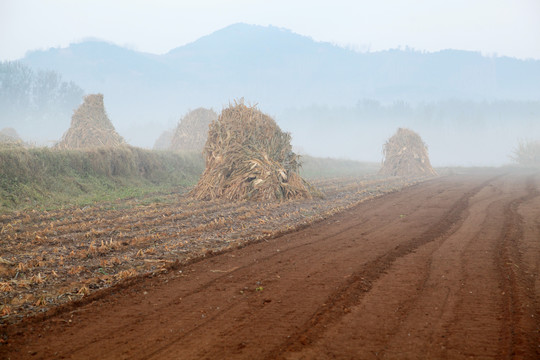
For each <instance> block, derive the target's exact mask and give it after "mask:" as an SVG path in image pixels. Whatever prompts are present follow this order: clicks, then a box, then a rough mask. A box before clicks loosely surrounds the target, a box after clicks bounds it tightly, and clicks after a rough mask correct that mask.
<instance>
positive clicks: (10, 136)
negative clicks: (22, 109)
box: [0, 128, 27, 147]
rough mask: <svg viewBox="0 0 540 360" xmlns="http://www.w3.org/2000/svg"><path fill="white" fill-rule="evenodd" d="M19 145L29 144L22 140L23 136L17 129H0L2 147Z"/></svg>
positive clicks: (0, 145) (0, 144)
mask: <svg viewBox="0 0 540 360" xmlns="http://www.w3.org/2000/svg"><path fill="white" fill-rule="evenodd" d="M17 146H27V144H26V143H25V142H24V141H22V139H21V137H20V136H19V134H18V133H17V131H16V130H15V129H13V128H3V129H2V130H0V147H17Z"/></svg>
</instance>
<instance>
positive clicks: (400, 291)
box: [0, 172, 540, 359]
mask: <svg viewBox="0 0 540 360" xmlns="http://www.w3.org/2000/svg"><path fill="white" fill-rule="evenodd" d="M539 186H540V174H538V173H519V174H512V173H503V172H498V173H495V172H490V173H476V174H466V175H453V176H448V177H443V178H439V179H435V180H431V181H428V182H424V183H422V184H418V185H415V186H412V187H409V188H407V189H405V190H402V191H400V192H396V193H392V194H388V195H385V196H383V197H381V198H377V199H374V200H370V201H367V202H364V203H362V204H360V205H359V206H357V207H355V208H353V209H352V210H349V211H347V212H345V213H341V214H338V215H335V216H333V217H331V218H329V219H327V220H325V221H322V222H319V223H317V224H315V225H312V226H310V227H308V228H305V229H303V230H301V231H298V232H294V233H291V234H288V235H285V236H282V237H279V238H276V239H273V240H269V241H265V242H261V243H258V244H254V245H251V246H247V247H245V248H243V249H239V250H234V251H229V252H226V253H224V254H221V255H218V256H214V257H211V258H208V259H205V260H203V261H200V262H197V263H194V264H192V265H189V266H186V267H182V268H178V269H175V270H174V271H171V272H170V273H168V274H164V275H161V276H159V277H155V278H148V279H144V280H142V281H140V282H138V283H136V284H134V285H132V286H128V287H125V288H118V289H116V290H113V291H111V293H109V294H108V295H107V296H104V297H102V298H100V299H98V300H96V301H94V302H91V303H89V304H86V305H83V306H79V307H75V308H73V309H70V310H68V311H66V312H64V313H61V314H58V315H56V316H53V317H51V318H49V319H46V320H43V321H35V322H31V321H27V322H23V323H20V324H14V325H9V326H6V327H5V328H4V329H1V330H0V331H3V332H4V338H5V339H7V344H4V345H0V355H1V356H0V357H3V358H6V359H10V358H11V359H24V358H31V359H50V358H73V359H122V358H123V359H230V358H239V359H240V358H241V359H276V358H277V359H330V358H331V359H334V358H338V359H379V358H389V359H427V358H448V359H461V358H470V357H473V358H481V359H492V358H493V359H507V358H519V359H538V358H540V276H539V272H540V191H539Z"/></svg>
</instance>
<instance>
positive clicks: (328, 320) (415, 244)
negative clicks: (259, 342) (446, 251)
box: [265, 174, 503, 359]
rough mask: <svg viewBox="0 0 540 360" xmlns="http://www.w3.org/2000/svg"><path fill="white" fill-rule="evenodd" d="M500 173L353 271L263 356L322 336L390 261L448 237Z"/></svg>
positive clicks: (273, 355)
mask: <svg viewBox="0 0 540 360" xmlns="http://www.w3.org/2000/svg"><path fill="white" fill-rule="evenodd" d="M501 176H503V174H501V175H497V176H494V177H492V178H490V179H488V180H486V181H484V182H483V183H481V184H480V185H478V186H476V187H475V188H473V189H471V190H470V191H468V192H466V193H465V194H464V195H463V196H462V197H461V198H459V200H457V201H456V202H455V203H454V204H453V205H452V207H451V208H450V209H449V210H448V211H447V212H446V213H445V214H444V215H443V216H442V217H441V219H439V221H438V222H437V223H435V224H434V225H433V226H432V227H430V228H429V229H428V230H427V231H425V232H424V233H423V234H421V235H420V236H419V237H417V238H413V239H412V240H409V241H408V242H406V243H403V244H400V245H397V246H396V247H395V248H394V249H393V250H391V251H389V252H387V253H385V254H384V255H381V256H379V257H378V258H376V259H374V260H372V261H370V262H368V263H366V264H365V265H364V266H362V268H361V269H360V270H359V271H357V272H355V273H354V274H353V275H352V276H351V278H350V280H349V281H347V282H346V283H344V284H342V285H341V286H340V287H339V289H338V290H337V291H335V292H334V293H333V294H331V296H330V297H329V298H328V299H327V300H326V301H325V304H326V306H324V307H321V308H319V309H317V312H316V313H314V314H313V316H312V317H311V318H310V319H309V321H308V322H307V323H305V324H304V325H303V327H302V328H301V329H300V330H299V331H298V332H297V333H295V334H294V335H293V336H291V339H290V340H288V341H287V342H286V343H284V344H281V345H280V346H279V347H278V348H277V349H274V350H273V351H271V352H270V353H268V355H267V356H266V357H265V358H266V359H274V358H278V357H282V356H283V354H284V353H286V352H295V351H299V350H300V349H302V348H303V347H304V346H306V345H309V344H311V343H314V342H315V341H317V339H319V338H320V337H322V336H323V334H324V332H325V329H326V328H327V327H328V326H329V325H330V324H332V323H336V322H338V321H339V320H340V319H341V318H342V317H343V316H344V315H345V314H347V313H348V312H349V311H350V310H349V309H350V308H351V307H353V306H355V305H357V304H358V303H359V302H360V301H361V300H362V297H363V296H364V295H365V294H366V293H367V292H369V291H370V290H371V288H372V286H373V283H374V282H375V281H377V279H379V278H380V277H381V276H382V275H383V274H384V273H385V271H387V270H388V269H389V268H390V267H391V266H392V265H393V263H394V262H395V261H396V260H397V259H399V258H401V257H403V256H406V255H408V254H410V253H412V252H413V251H415V250H416V249H418V248H419V247H421V246H423V245H426V244H428V243H430V242H432V241H435V240H437V239H439V238H441V237H443V236H448V235H449V234H450V233H451V231H452V228H454V227H455V225H456V224H457V223H458V222H459V221H460V220H461V219H462V217H463V213H464V212H465V211H466V210H467V208H468V206H469V199H470V198H472V197H473V196H474V195H476V194H477V193H478V192H480V191H481V190H482V189H483V188H484V187H486V186H487V185H488V184H490V183H491V182H493V181H494V180H496V179H498V178H500V177H501Z"/></svg>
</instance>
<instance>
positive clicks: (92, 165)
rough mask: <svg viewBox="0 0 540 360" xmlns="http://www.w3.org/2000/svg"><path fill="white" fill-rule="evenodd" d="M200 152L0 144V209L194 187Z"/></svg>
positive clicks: (77, 202) (81, 202)
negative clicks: (71, 148) (54, 148)
mask: <svg viewBox="0 0 540 360" xmlns="http://www.w3.org/2000/svg"><path fill="white" fill-rule="evenodd" d="M203 169H204V161H203V159H202V156H200V155H198V154H179V153H171V152H156V151H150V150H144V149H139V148H134V147H122V148H117V149H108V148H102V149H95V150H84V151H83V150H53V149H49V148H34V149H25V148H23V147H3V148H0V212H5V211H12V210H20V209H28V208H32V207H35V208H39V209H43V208H55V207H60V206H64V205H69V206H81V205H86V204H91V203H95V202H103V201H114V200H118V199H125V198H132V197H139V196H143V195H147V194H151V193H159V192H169V193H170V192H172V191H176V190H181V189H182V188H186V187H189V186H192V185H194V184H195V183H196V182H197V180H198V179H199V176H200V174H201V173H202V171H203Z"/></svg>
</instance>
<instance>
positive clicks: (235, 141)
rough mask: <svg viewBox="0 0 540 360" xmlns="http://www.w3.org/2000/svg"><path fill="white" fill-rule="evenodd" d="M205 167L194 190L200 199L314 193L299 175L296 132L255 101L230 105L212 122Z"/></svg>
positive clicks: (257, 197)
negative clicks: (286, 129) (293, 134)
mask: <svg viewBox="0 0 540 360" xmlns="http://www.w3.org/2000/svg"><path fill="white" fill-rule="evenodd" d="M204 156H205V160H206V169H205V171H204V173H203V175H202V177H201V179H200V180H199V183H198V184H197V186H196V187H195V188H194V189H193V191H192V195H193V196H195V197H196V198H198V199H207V200H208V199H216V198H225V199H229V200H244V199H249V200H275V199H278V200H283V199H295V198H310V197H311V186H310V185H309V184H308V183H307V182H305V181H304V180H303V179H302V178H301V177H300V175H298V168H299V163H298V157H297V155H296V154H295V153H293V152H292V148H291V135H290V134H289V133H286V132H283V131H281V129H280V128H279V127H278V126H277V124H276V122H275V121H274V120H273V119H272V118H270V117H269V116H267V115H265V114H263V113H262V112H260V111H259V110H258V109H257V108H256V107H255V106H253V107H248V106H246V105H244V104H243V103H242V102H241V103H237V102H235V105H234V106H233V105H229V107H228V108H226V109H224V110H223V111H222V113H221V115H220V116H219V118H218V120H217V121H214V122H212V123H211V124H210V129H209V132H208V140H207V141H206V145H205V148H204Z"/></svg>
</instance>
